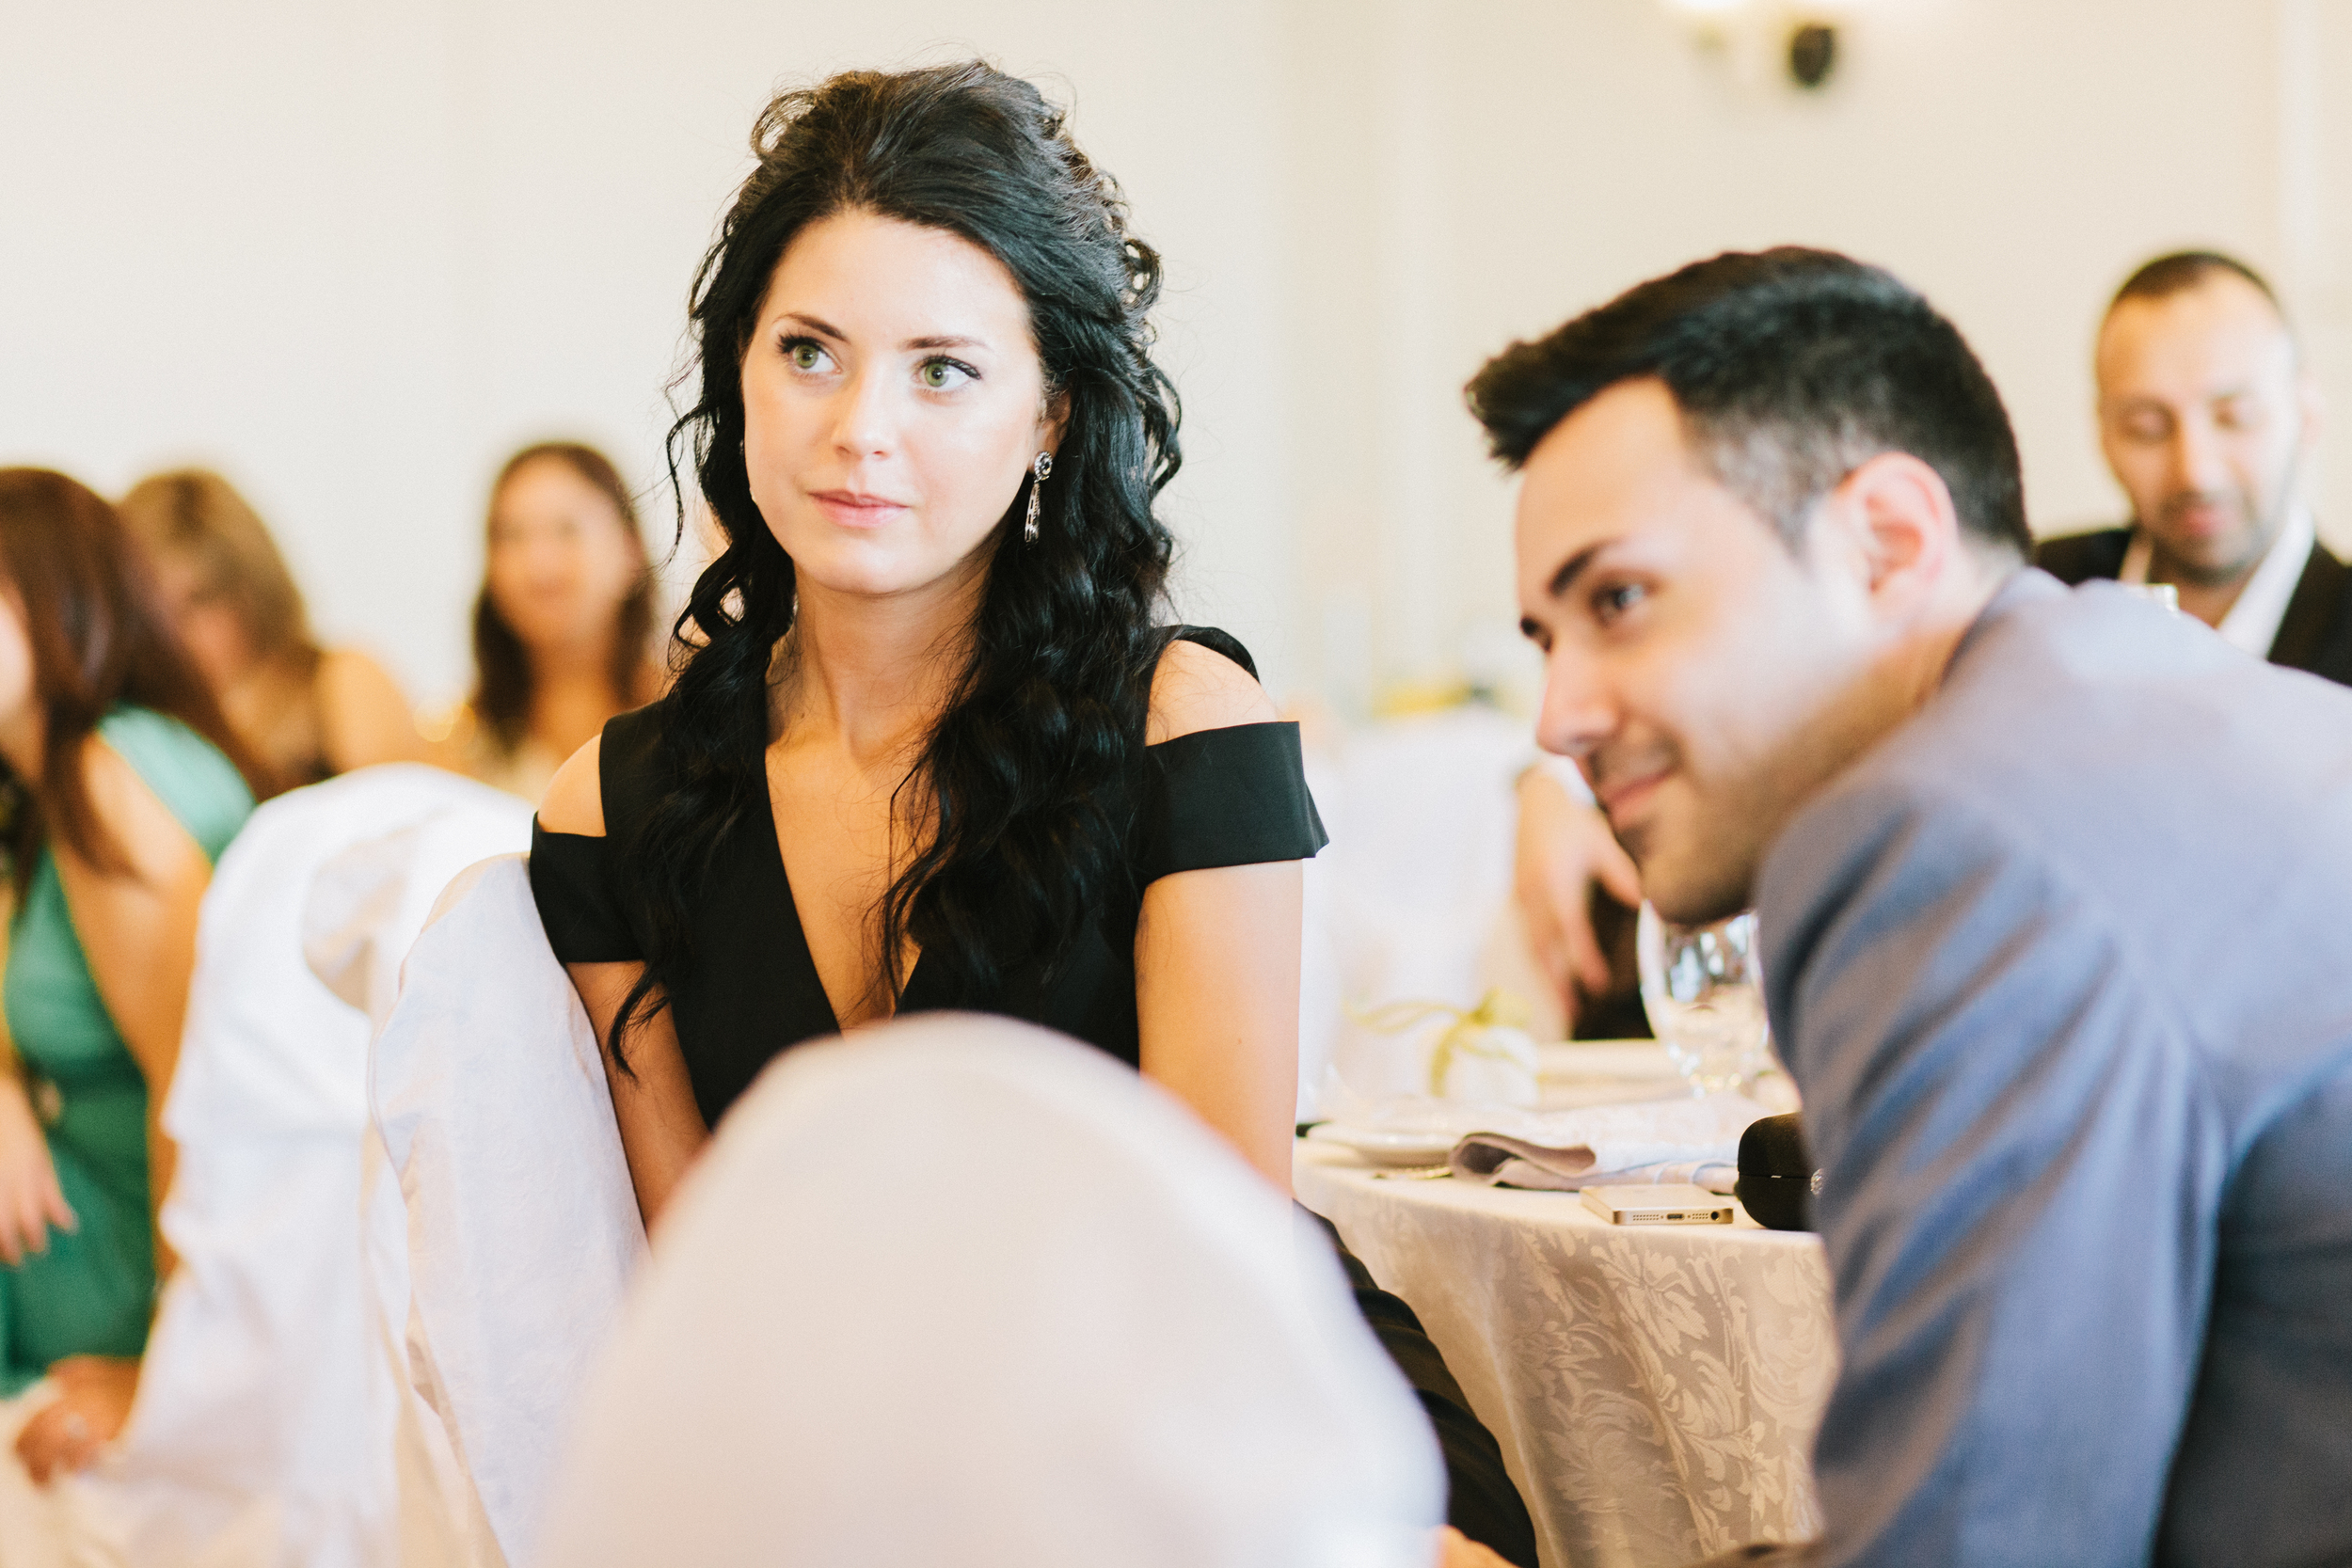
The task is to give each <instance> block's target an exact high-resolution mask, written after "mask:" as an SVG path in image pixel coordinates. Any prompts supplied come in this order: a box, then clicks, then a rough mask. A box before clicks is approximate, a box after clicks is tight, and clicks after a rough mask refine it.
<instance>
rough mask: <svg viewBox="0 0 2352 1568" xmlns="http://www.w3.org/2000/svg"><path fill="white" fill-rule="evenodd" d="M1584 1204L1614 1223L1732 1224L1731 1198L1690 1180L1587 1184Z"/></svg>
mask: <svg viewBox="0 0 2352 1568" xmlns="http://www.w3.org/2000/svg"><path fill="white" fill-rule="evenodd" d="M1584 1207H1585V1208H1587V1209H1590V1210H1591V1211H1592V1212H1594V1213H1596V1214H1598V1215H1599V1216H1600V1217H1601V1218H1602V1219H1605V1220H1607V1221H1608V1222H1609V1223H1610V1224H1611V1225H1729V1224H1730V1223H1731V1209H1732V1203H1731V1199H1730V1198H1728V1197H1725V1196H1724V1195H1723V1194H1721V1193H1710V1192H1708V1190H1707V1189H1706V1188H1705V1187H1694V1186H1692V1185H1691V1184H1690V1183H1689V1182H1687V1181H1673V1182H1661V1183H1659V1184H1658V1185H1655V1186H1648V1187H1587V1188H1585V1189H1584Z"/></svg>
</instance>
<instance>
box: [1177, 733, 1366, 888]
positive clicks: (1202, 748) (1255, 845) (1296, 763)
mask: <svg viewBox="0 0 2352 1568" xmlns="http://www.w3.org/2000/svg"><path fill="white" fill-rule="evenodd" d="M1144 755H1145V757H1146V758H1147V759H1148V760H1149V767H1148V768H1147V769H1146V777H1145V791H1144V798H1143V800H1142V809H1141V812H1140V814H1139V816H1138V819H1137V822H1136V831H1137V844H1136V881H1137V882H1138V883H1142V884H1148V883H1151V882H1153V881H1156V880H1157V879H1160V878H1162V877H1168V876H1173V875H1174V874H1176V873H1177V872H1179V871H1203V870H1207V869H1208V868H1210V867H1212V866H1219V865H1257V864H1261V863H1264V862H1267V861H1301V860H1307V859H1310V858H1311V857H1312V856H1313V855H1314V853H1315V851H1316V850H1318V849H1321V848H1322V847H1324V846H1325V845H1326V844H1328V843H1329V842H1330V836H1329V835H1328V834H1327V833H1326V832H1324V831H1323V818H1322V817H1321V816H1317V815H1316V813H1315V801H1314V797H1313V796H1312V795H1311V794H1309V793H1308V790H1307V771H1306V767H1305V764H1304V762H1303V761H1302V759H1301V756H1300V753H1299V748H1298V726H1297V725H1296V724H1290V723H1279V724H1236V725H1233V726H1232V727H1230V728H1227V729H1221V730H1196V731H1194V732H1193V733H1192V734H1190V735H1181V736H1177V737H1176V738H1175V739H1173V740H1166V741H1162V742H1161V743H1160V744H1159V745H1157V746H1152V747H1149V748H1147V749H1146V751H1145V752H1144Z"/></svg>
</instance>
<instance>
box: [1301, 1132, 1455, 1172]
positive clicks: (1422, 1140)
mask: <svg viewBox="0 0 2352 1568" xmlns="http://www.w3.org/2000/svg"><path fill="white" fill-rule="evenodd" d="M1307 1136H1308V1138H1309V1139H1310V1140H1311V1141H1312V1142H1315V1143H1320V1144H1336V1145H1338V1146H1339V1147H1340V1148H1344V1149H1349V1150H1352V1151H1353V1152H1354V1153H1356V1154H1358V1155H1360V1156H1361V1157H1362V1158H1364V1159H1366V1160H1369V1161H1371V1162H1372V1163H1373V1164H1375V1165H1441V1164H1445V1157H1446V1156H1447V1155H1449V1154H1451V1153H1453V1152H1454V1141H1455V1140H1454V1139H1453V1138H1451V1137H1447V1136H1445V1135H1444V1134H1442V1133H1438V1132H1372V1131H1370V1130H1368V1129H1366V1128H1361V1127H1348V1126H1345V1125H1343V1123H1340V1122H1336V1121H1327V1122H1322V1123H1320V1124H1318V1125H1316V1126H1313V1127H1310V1128H1309V1129H1307Z"/></svg>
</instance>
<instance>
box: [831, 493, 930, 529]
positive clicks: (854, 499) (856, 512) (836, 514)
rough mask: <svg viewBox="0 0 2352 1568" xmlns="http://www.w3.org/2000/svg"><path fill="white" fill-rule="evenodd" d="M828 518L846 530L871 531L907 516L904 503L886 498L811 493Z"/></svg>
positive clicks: (852, 494)
mask: <svg viewBox="0 0 2352 1568" xmlns="http://www.w3.org/2000/svg"><path fill="white" fill-rule="evenodd" d="M809 499H811V500H813V501H815V502H816V503H817V504H818V508H820V509H821V510H822V511H823V512H824V514H825V515H826V516H828V517H830V518H832V519H833V521H834V522H835V523H838V524H839V525H840V526H842V527H843V528H861V529H871V528H881V527H882V525H883V524H885V523H889V522H894V521H896V520H897V519H898V518H899V517H900V516H902V515H905V513H906V511H907V506H906V503H905V502H904V501H895V500H892V499H889V498H887V497H885V496H868V495H864V494H861V493H859V492H858V491H855V490H818V491H813V492H811V493H810V496H809Z"/></svg>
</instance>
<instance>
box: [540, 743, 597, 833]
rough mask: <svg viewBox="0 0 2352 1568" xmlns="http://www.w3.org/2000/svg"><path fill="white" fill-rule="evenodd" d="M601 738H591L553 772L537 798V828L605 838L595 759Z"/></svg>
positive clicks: (552, 831)
mask: <svg viewBox="0 0 2352 1568" xmlns="http://www.w3.org/2000/svg"><path fill="white" fill-rule="evenodd" d="M603 745H604V737H603V736H594V737H592V738H591V739H590V740H589V742H588V744H587V745H585V746H582V747H581V748H580V750H579V751H577V752H573V753H572V754H571V756H570V757H569V758H568V759H567V760H566V761H565V762H564V766H563V767H561V768H557V769H556V770H555V777H554V778H553V779H552V780H550V781H549V782H548V792H547V793H546V794H545V795H543V796H541V797H540V798H539V826H541V827H542V828H545V829H546V830H547V831H548V832H551V833H578V834H580V836H581V837H583V838H602V837H603V836H604V775H603V772H602V770H601V768H600V767H599V765H598V762H597V756H598V753H599V752H600V751H601V750H602V748H603Z"/></svg>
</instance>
